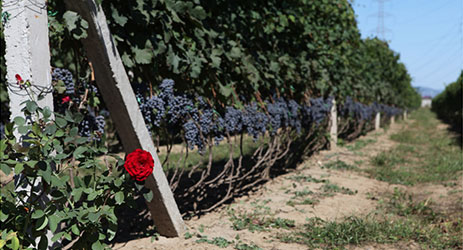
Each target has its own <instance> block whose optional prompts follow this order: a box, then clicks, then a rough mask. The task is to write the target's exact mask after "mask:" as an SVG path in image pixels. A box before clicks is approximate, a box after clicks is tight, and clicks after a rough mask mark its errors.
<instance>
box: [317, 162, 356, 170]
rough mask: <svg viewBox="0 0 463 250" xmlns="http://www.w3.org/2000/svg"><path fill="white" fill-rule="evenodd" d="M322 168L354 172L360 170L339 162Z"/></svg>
mask: <svg viewBox="0 0 463 250" xmlns="http://www.w3.org/2000/svg"><path fill="white" fill-rule="evenodd" d="M322 168H328V169H341V170H354V169H358V168H357V167H356V166H352V165H350V164H347V163H345V162H343V161H340V160H337V161H333V162H329V163H327V164H325V165H323V166H322Z"/></svg>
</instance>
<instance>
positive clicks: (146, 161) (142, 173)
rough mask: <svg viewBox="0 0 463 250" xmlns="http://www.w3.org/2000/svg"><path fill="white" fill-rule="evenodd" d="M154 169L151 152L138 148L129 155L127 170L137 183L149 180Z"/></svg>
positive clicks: (126, 161)
mask: <svg viewBox="0 0 463 250" xmlns="http://www.w3.org/2000/svg"><path fill="white" fill-rule="evenodd" d="M153 167H154V160H153V157H152V156H151V154H150V152H148V151H145V150H142V149H138V148H137V149H135V151H133V152H132V153H130V154H128V155H127V158H126V159H125V163H124V168H125V170H127V172H129V174H130V176H132V179H135V180H137V181H144V180H145V179H146V178H148V176H149V175H150V174H151V173H153Z"/></svg>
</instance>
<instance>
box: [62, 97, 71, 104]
mask: <svg viewBox="0 0 463 250" xmlns="http://www.w3.org/2000/svg"><path fill="white" fill-rule="evenodd" d="M70 101H71V97H69V96H65V97H63V98H62V99H61V104H63V103H67V102H70Z"/></svg>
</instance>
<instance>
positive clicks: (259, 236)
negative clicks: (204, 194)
mask: <svg viewBox="0 0 463 250" xmlns="http://www.w3.org/2000/svg"><path fill="white" fill-rule="evenodd" d="M407 125H408V123H407V122H404V123H396V124H393V125H391V126H389V128H388V129H387V130H384V129H381V130H379V131H372V132H370V133H368V134H367V135H366V136H363V137H361V138H358V139H357V140H356V141H358V140H363V141H369V144H368V145H366V146H365V147H363V148H362V149H360V150H358V151H352V150H349V149H348V148H349V147H348V146H343V147H337V148H334V149H331V150H327V151H321V152H319V153H318V154H316V155H314V156H313V157H311V158H310V159H308V160H307V161H305V162H304V163H303V164H300V165H299V166H298V168H297V169H296V170H295V171H293V172H291V173H288V174H285V175H281V176H278V177H276V178H274V179H273V180H271V181H269V182H267V183H266V184H264V185H263V186H262V187H261V188H260V189H259V190H258V191H256V192H254V193H251V194H249V195H248V196H244V197H241V198H239V199H236V200H235V201H234V202H233V203H232V204H230V205H225V206H222V207H221V208H219V209H217V210H215V211H213V212H210V213H208V214H206V215H203V216H201V217H199V218H193V219H191V220H188V221H185V223H186V226H187V230H186V231H187V232H188V233H187V234H189V235H191V237H179V238H165V237H162V236H161V237H159V238H158V239H157V240H154V241H152V239H151V237H147V238H141V239H137V240H132V241H129V242H124V243H118V244H116V245H114V246H113V248H114V249H165V250H179V249H234V244H231V245H229V246H228V247H226V248H220V247H218V246H216V245H213V244H208V243H204V242H203V243H197V242H196V241H197V240H198V239H200V238H201V237H204V236H207V238H208V239H213V238H214V237H222V238H225V239H227V240H229V241H234V242H235V243H236V242H238V241H240V242H243V243H246V244H255V245H257V246H259V247H260V248H262V249H274V250H277V249H281V250H291V249H307V246H304V245H300V244H294V243H291V244H288V243H284V242H281V241H279V240H278V239H276V238H275V235H276V234H278V233H281V232H284V231H285V229H270V231H266V232H250V231H249V230H240V231H237V230H234V229H233V227H232V222H231V221H230V211H233V212H234V213H235V214H239V213H244V212H247V213H252V212H255V211H258V210H259V209H267V210H268V209H269V210H270V211H267V212H269V213H270V214H271V215H273V216H275V217H280V218H284V219H290V220H294V221H295V226H296V227H297V226H302V225H303V224H305V223H306V222H307V218H311V217H319V218H321V219H324V220H329V221H332V220H340V219H342V218H344V217H346V216H350V215H356V216H359V215H360V216H362V215H367V214H369V213H370V212H372V211H374V210H375V208H376V207H377V205H378V195H380V194H384V193H387V192H392V190H394V187H400V188H402V189H404V190H406V191H410V192H417V193H422V194H423V195H425V196H426V197H432V199H433V200H434V201H439V199H441V198H442V197H443V196H445V195H446V194H447V192H448V191H449V190H450V189H449V188H447V187H444V186H443V185H424V186H423V185H421V186H420V185H418V186H413V187H406V186H401V185H391V184H388V183H386V182H381V181H378V180H375V179H372V178H369V177H368V176H367V174H366V173H365V172H364V171H358V170H355V169H354V170H334V169H328V168H326V167H324V166H325V164H327V163H329V162H333V161H336V160H341V161H343V162H345V163H348V164H352V165H355V166H357V167H359V168H368V167H369V159H370V158H371V157H372V156H374V155H376V154H378V153H379V152H383V151H387V150H388V149H391V148H393V147H394V146H395V145H396V142H394V141H392V140H390V139H389V137H390V135H391V134H394V133H396V132H397V131H399V130H400V129H403V127H404V126H407ZM440 129H442V128H440ZM354 144H355V141H354V142H352V143H349V144H347V145H354ZM304 177H312V178H315V179H317V180H324V181H323V182H318V183H317V182H312V181H310V182H309V181H300V180H299V181H298V178H299V179H301V178H302V179H303V178H304ZM325 183H330V184H336V185H338V186H339V187H343V188H345V189H344V190H350V191H352V192H351V193H350V194H348V193H345V192H336V193H333V194H332V195H328V196H324V195H319V196H317V195H315V197H316V198H317V200H318V202H317V203H315V204H310V205H304V204H288V201H291V200H293V201H295V198H294V194H295V192H297V191H299V192H304V191H311V192H313V193H321V188H322V186H323V185H324V184H325ZM263 207H265V208H263ZM348 248H350V247H348ZM419 248H420V247H419V245H417V244H416V243H414V242H400V243H398V244H394V245H378V244H371V245H363V246H361V247H352V248H350V249H419Z"/></svg>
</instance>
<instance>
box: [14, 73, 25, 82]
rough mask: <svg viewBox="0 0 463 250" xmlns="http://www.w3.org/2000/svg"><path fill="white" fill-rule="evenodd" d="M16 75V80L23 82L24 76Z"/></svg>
mask: <svg viewBox="0 0 463 250" xmlns="http://www.w3.org/2000/svg"><path fill="white" fill-rule="evenodd" d="M14 77H16V81H18V82H22V80H23V79H22V77H21V76H20V75H19V74H16V75H15V76H14Z"/></svg>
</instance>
